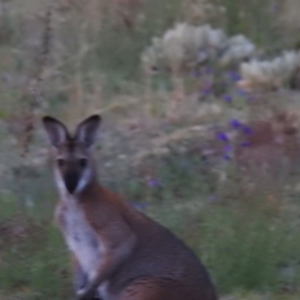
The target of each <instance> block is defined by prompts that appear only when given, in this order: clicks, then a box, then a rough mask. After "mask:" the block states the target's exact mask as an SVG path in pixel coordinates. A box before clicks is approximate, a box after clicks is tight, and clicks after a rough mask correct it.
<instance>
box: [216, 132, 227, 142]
mask: <svg viewBox="0 0 300 300" xmlns="http://www.w3.org/2000/svg"><path fill="white" fill-rule="evenodd" d="M217 138H218V139H219V140H220V141H222V142H228V141H229V139H228V136H227V134H226V133H225V132H219V133H218V134H217Z"/></svg>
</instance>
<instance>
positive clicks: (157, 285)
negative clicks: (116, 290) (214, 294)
mask: <svg viewBox="0 0 300 300" xmlns="http://www.w3.org/2000/svg"><path fill="white" fill-rule="evenodd" d="M116 300H202V299H196V298H195V297H193V296H192V293H189V292H188V291H186V290H185V288H184V287H183V286H181V285H180V284H179V283H178V282H175V281H172V280H169V279H140V280H137V281H135V282H133V283H132V284H130V285H129V286H127V287H126V288H124V290H123V291H122V292H121V293H120V295H119V296H118V297H116ZM203 300H212V299H208V298H207V299H205V298H203Z"/></svg>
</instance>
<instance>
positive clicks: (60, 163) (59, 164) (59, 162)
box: [57, 158, 65, 167]
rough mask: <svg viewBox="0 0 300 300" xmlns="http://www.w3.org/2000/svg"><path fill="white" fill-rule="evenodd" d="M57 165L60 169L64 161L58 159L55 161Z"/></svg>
mask: <svg viewBox="0 0 300 300" xmlns="http://www.w3.org/2000/svg"><path fill="white" fill-rule="evenodd" d="M57 164H58V166H60V167H62V166H64V164H65V161H64V160H63V159H62V158H59V159H58V160H57Z"/></svg>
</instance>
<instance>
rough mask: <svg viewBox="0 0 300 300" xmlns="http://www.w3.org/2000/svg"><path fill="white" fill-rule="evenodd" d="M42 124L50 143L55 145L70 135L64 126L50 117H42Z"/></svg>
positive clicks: (64, 140)
mask: <svg viewBox="0 0 300 300" xmlns="http://www.w3.org/2000/svg"><path fill="white" fill-rule="evenodd" d="M43 124H44V127H45V129H46V132H47V134H48V137H49V140H50V142H51V144H52V145H53V146H55V147H58V146H59V145H61V144H62V143H64V142H66V140H67V139H68V138H69V137H70V135H69V133H68V130H67V128H66V126H65V125H64V124H63V123H61V122H60V121H58V120H56V119H54V118H52V117H49V116H45V117H43Z"/></svg>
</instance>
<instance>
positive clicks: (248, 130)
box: [242, 125, 253, 135]
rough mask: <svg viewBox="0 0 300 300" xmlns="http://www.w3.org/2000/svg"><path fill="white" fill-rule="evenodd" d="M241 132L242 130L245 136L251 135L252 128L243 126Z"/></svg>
mask: <svg viewBox="0 0 300 300" xmlns="http://www.w3.org/2000/svg"><path fill="white" fill-rule="evenodd" d="M242 130H243V132H244V134H245V135H251V134H253V130H252V128H251V127H249V126H247V125H244V126H243V129H242Z"/></svg>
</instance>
